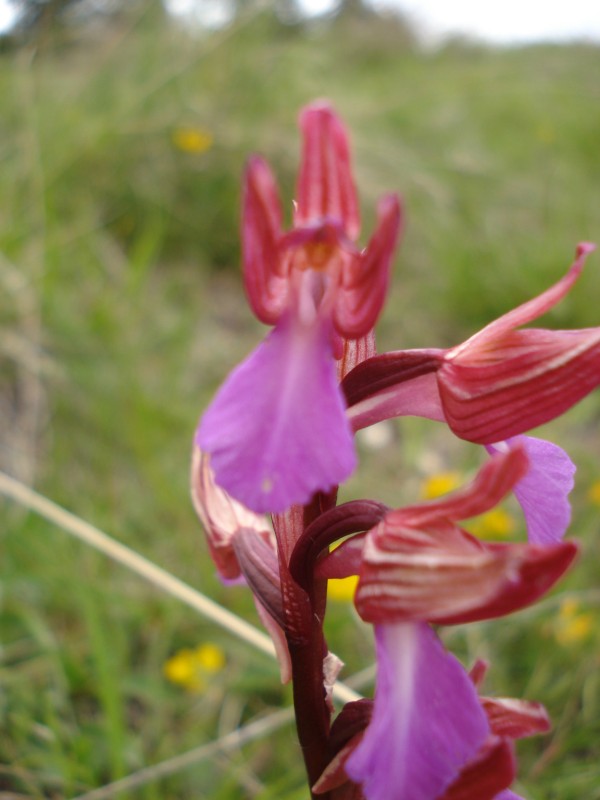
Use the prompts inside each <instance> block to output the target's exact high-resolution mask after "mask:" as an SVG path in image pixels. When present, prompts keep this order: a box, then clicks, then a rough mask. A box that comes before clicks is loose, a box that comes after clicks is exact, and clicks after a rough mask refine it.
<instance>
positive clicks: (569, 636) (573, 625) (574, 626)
mask: <svg viewBox="0 0 600 800" xmlns="http://www.w3.org/2000/svg"><path fill="white" fill-rule="evenodd" d="M594 627H595V626H594V615H593V614H592V613H591V612H589V611H580V604H579V602H578V601H577V600H575V599H574V598H571V597H567V598H565V599H564V600H563V601H562V603H561V605H560V610H559V612H558V616H557V618H556V620H555V623H554V636H555V638H556V641H557V642H558V643H559V644H562V645H569V644H575V643H576V642H582V641H584V640H585V639H588V638H589V636H590V634H591V633H592V631H593V629H594Z"/></svg>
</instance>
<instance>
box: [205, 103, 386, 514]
mask: <svg viewBox="0 0 600 800" xmlns="http://www.w3.org/2000/svg"><path fill="white" fill-rule="evenodd" d="M300 127H301V130H302V134H303V138H304V148H303V157H302V164H301V168H300V175H299V179H298V187H297V202H296V204H295V213H294V225H293V228H292V230H291V231H289V232H287V233H284V232H283V231H282V213H281V205H280V201H279V196H278V192H277V188H276V184H275V180H274V178H273V176H272V173H271V171H270V169H269V167H268V165H267V163H266V162H265V161H264V160H263V159H262V158H260V157H258V156H255V157H254V158H252V159H251V160H250V162H249V164H248V167H247V170H246V175H245V180H244V196H243V210H242V246H243V247H242V249H243V269H244V281H245V287H246V293H247V296H248V300H249V302H250V306H251V307H252V310H253V311H254V313H255V314H256V316H257V317H258V318H259V319H260V320H261V321H262V322H264V323H266V324H267V325H274V326H275V328H274V330H273V331H272V332H271V334H270V335H269V336H268V337H267V339H266V340H265V341H264V342H263V343H262V344H261V345H259V347H258V348H257V349H256V350H254V352H252V353H251V354H250V356H249V357H248V358H247V359H246V360H245V361H244V362H242V364H240V365H239V366H238V367H237V368H236V369H235V370H234V371H233V372H232V373H231V374H230V375H229V377H228V379H227V380H226V381H225V383H224V384H223V386H222V387H221V389H220V390H219V392H218V393H217V395H216V397H215V399H214V400H213V402H212V404H211V405H210V407H209V408H208V410H207V411H206V413H205V414H204V416H203V418H202V420H201V422H200V425H199V428H198V431H197V434H196V444H197V445H198V446H199V447H200V449H201V450H202V451H204V452H206V453H208V454H210V459H211V467H212V470H213V471H214V476H215V481H216V483H217V485H219V486H220V487H222V488H223V489H225V490H226V491H227V492H228V493H229V495H231V496H232V497H233V498H235V499H236V500H238V501H240V502H241V503H243V504H244V505H245V506H247V507H248V508H249V509H251V510H252V511H255V512H259V513H265V512H272V513H273V512H274V513H277V512H282V511H284V510H286V509H287V508H289V507H290V506H291V505H293V504H296V503H307V502H308V501H309V500H310V499H311V497H312V496H313V494H314V493H315V492H317V491H329V490H331V489H332V488H333V487H334V486H336V485H338V484H339V483H341V482H342V481H343V480H345V479H346V478H347V477H348V476H349V475H350V474H351V473H352V471H353V470H354V467H355V464H356V456H355V450H354V441H353V434H352V429H351V426H350V424H349V421H348V419H347V416H346V404H345V400H344V396H343V394H342V392H341V390H340V387H339V384H338V378H337V374H336V360H338V359H340V358H341V357H342V356H343V353H344V347H345V343H346V342H347V341H349V340H351V341H356V340H361V339H363V337H368V336H369V335H371V332H372V329H373V326H374V324H375V321H376V319H377V317H378V315H379V313H380V311H381V308H382V306H383V302H384V300H385V295H386V291H387V286H388V279H389V271H390V265H391V262H392V256H393V252H394V248H395V245H396V240H397V238H398V233H399V230H400V205H399V201H398V198H397V197H395V196H393V195H388V196H386V197H384V198H383V199H382V200H381V201H380V204H379V207H378V217H379V221H378V226H377V228H376V230H375V233H374V234H373V236H372V237H371V240H370V242H369V244H368V245H367V247H366V248H365V249H364V250H361V249H360V248H358V247H357V245H356V239H357V237H358V233H359V226H360V223H359V212H358V203H357V198H356V192H355V189H354V183H353V179H352V173H351V169H350V157H349V149H348V139H347V135H346V131H345V128H344V126H343V125H342V123H341V121H340V120H339V118H338V117H337V116H336V114H335V113H334V112H333V110H332V109H331V108H330V107H329V106H328V105H327V104H326V103H323V102H319V103H315V104H313V105H311V106H308V107H307V108H305V109H304V111H303V112H302V113H301V115H300Z"/></svg>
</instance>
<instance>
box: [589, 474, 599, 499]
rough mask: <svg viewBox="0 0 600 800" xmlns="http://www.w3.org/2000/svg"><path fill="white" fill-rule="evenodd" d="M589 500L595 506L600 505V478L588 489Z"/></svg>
mask: <svg viewBox="0 0 600 800" xmlns="http://www.w3.org/2000/svg"><path fill="white" fill-rule="evenodd" d="M588 500H589V501H590V503H591V504H592V505H593V506H600V478H598V480H596V481H594V482H593V483H592V485H591V486H590V488H589V489H588Z"/></svg>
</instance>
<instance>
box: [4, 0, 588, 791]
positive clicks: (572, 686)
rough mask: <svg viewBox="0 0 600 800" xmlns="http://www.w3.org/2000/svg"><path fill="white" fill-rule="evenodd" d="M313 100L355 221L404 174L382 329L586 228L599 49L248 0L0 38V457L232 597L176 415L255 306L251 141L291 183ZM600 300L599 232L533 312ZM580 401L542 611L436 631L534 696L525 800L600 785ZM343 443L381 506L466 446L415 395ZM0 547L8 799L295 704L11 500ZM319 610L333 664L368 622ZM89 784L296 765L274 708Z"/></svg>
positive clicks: (198, 396) (499, 285)
mask: <svg viewBox="0 0 600 800" xmlns="http://www.w3.org/2000/svg"><path fill="white" fill-rule="evenodd" d="M315 97H328V98H330V99H331V100H332V101H333V103H334V104H335V106H336V108H337V110H338V111H339V112H340V114H341V115H342V116H343V117H344V119H345V121H346V122H347V124H348V126H349V127H350V129H351V132H352V141H353V152H354V162H355V170H356V180H357V185H358V188H359V192H360V200H361V207H362V209H363V214H364V230H365V232H368V231H369V230H370V229H371V227H372V225H373V219H374V209H375V203H376V200H377V197H378V196H379V195H381V194H382V193H384V192H385V191H388V190H398V191H400V192H401V193H402V195H403V197H404V201H405V206H406V214H407V227H406V233H405V237H404V241H403V243H402V248H401V251H400V254H399V256H398V258H397V260H396V264H395V269H394V278H393V290H392V293H391V296H390V298H389V301H388V304H387V307H386V310H385V313H384V315H383V318H382V320H381V323H380V325H379V338H378V342H379V347H380V349H390V348H399V347H423V346H440V347H441V346H449V345H452V344H454V343H457V342H459V341H461V340H462V339H464V338H466V337H467V336H468V335H469V334H470V333H472V332H473V331H474V330H475V329H477V328H478V327H480V326H482V325H483V324H485V323H486V322H487V321H489V320H490V319H492V318H493V317H494V316H495V315H499V314H501V313H503V312H504V311H506V310H507V309H509V308H510V307H511V306H513V305H514V304H516V303H519V302H521V301H523V300H525V299H527V298H529V297H531V296H532V295H534V294H536V293H538V292H539V291H541V290H542V289H544V288H546V286H548V285H549V284H550V283H551V282H553V281H554V280H556V279H557V278H558V277H559V276H561V275H562V274H563V273H564V271H565V269H566V267H567V266H568V264H569V263H570V261H571V259H572V255H573V253H574V249H575V245H576V244H577V242H578V241H581V240H584V239H590V240H595V241H597V242H598V241H600V224H599V209H600V146H599V143H600V114H599V113H598V112H599V106H600V48H599V47H597V46H592V45H583V44H582V45H572V46H571V45H563V46H551V45H537V46H529V47H522V48H518V49H517V48H514V49H503V50H493V49H488V48H485V47H482V46H477V45H472V44H468V43H467V42H464V41H460V40H453V41H450V42H448V43H447V44H446V45H444V46H442V47H440V48H438V49H436V50H430V51H427V50H423V49H422V48H421V47H420V46H419V44H418V42H417V40H416V38H415V36H414V35H413V33H412V32H411V31H410V30H409V29H408V28H407V27H406V26H405V25H404V24H402V22H401V21H400V20H398V19H396V18H390V17H378V16H376V15H373V14H366V13H365V12H364V10H361V9H360V7H359V6H358V4H356V3H348V4H347V7H346V8H345V10H344V12H343V13H342V14H340V15H338V16H337V17H336V18H332V19H329V20H324V21H320V22H313V23H311V24H294V25H285V24H282V22H281V21H280V19H279V18H278V17H277V16H276V15H275V14H274V13H273V12H272V11H271V10H269V9H268V8H267V9H266V10H265V9H263V10H262V11H261V10H260V9H259V8H258V7H256V6H253V5H251V4H244V5H242V6H241V10H240V13H239V14H238V16H237V18H236V20H235V21H234V22H233V24H231V25H230V26H228V27H226V28H224V29H223V30H221V31H218V32H213V33H211V34H208V33H207V34H204V35H195V36H190V35H188V34H187V33H186V31H184V30H183V29H182V28H181V27H178V26H176V25H174V24H172V21H170V20H169V19H167V17H166V16H165V14H164V12H163V11H162V10H161V8H160V7H159V6H158V5H156V4H153V3H150V2H148V3H142V4H140V5H136V6H132V7H131V9H130V10H129V11H127V13H125V12H124V13H121V14H119V15H117V16H116V17H115V18H114V19H112V20H109V21H105V22H103V23H102V24H100V23H97V22H96V23H94V24H90V25H85V26H80V27H72V26H68V25H67V26H65V25H59V26H54V25H51V24H50V25H46V26H41V27H40V28H39V29H38V30H37V32H36V33H35V35H34V34H31V35H28V36H26V37H24V38H23V39H21V40H19V41H16V40H14V39H13V40H10V39H8V40H4V44H3V45H2V48H1V52H0V104H1V105H0V164H1V168H0V286H1V290H0V332H1V338H0V348H1V350H2V361H1V362H0V404H1V415H0V445H1V457H2V469H4V470H5V471H6V472H7V473H8V474H10V475H13V476H15V477H16V478H18V479H20V480H22V481H23V482H25V483H26V484H30V485H34V486H35V487H36V488H37V489H38V491H40V492H41V493H43V494H45V495H46V496H48V497H50V498H52V499H53V500H55V501H56V502H58V503H60V504H62V505H64V506H65V507H66V508H68V509H70V510H71V511H73V512H74V513H75V514H76V515H78V516H79V517H81V518H83V519H85V520H89V521H90V522H92V523H93V524H95V525H97V526H99V527H100V528H102V529H104V530H106V531H107V532H109V533H110V534H112V535H113V536H115V537H116V538H117V539H119V540H120V541H122V542H124V543H126V544H128V545H129V546H130V547H132V548H134V549H135V550H137V551H139V552H140V553H142V554H144V555H145V556H147V557H148V558H150V559H152V560H153V561H155V562H157V563H158V564H160V565H162V566H163V567H165V568H166V569H168V570H169V571H171V572H172V573H174V574H175V575H177V576H179V577H181V578H182V579H183V580H185V581H187V582H188V583H190V584H191V585H192V586H196V587H198V588H199V589H200V590H201V591H203V592H205V593H206V594H208V595H210V596H211V597H214V598H215V599H216V600H218V601H219V602H221V603H223V604H225V605H227V607H229V608H231V609H232V610H234V611H235V612H236V613H238V614H240V615H242V616H244V617H246V618H248V619H250V620H251V621H253V622H256V618H255V614H254V610H253V606H252V603H251V601H250V599H249V597H248V594H247V593H246V592H245V591H244V589H243V588H239V587H237V588H228V589H226V588H224V587H223V586H221V584H220V583H219V582H218V580H217V579H216V578H215V575H214V569H213V567H212V564H211V562H210V560H209V559H208V557H207V550H206V547H205V544H204V541H203V533H202V530H201V528H200V526H199V523H198V522H197V520H196V518H195V516H194V513H193V511H192V508H191V504H190V501H189V498H188V464H189V454H190V441H191V436H192V433H193V430H194V427H195V424H196V421H197V418H198V416H199V414H200V412H201V410H202V409H203V408H204V407H205V406H206V404H207V402H208V400H209V398H210V397H211V395H212V394H213V392H214V390H215V388H216V387H217V386H218V384H219V383H220V381H221V380H222V379H223V377H224V376H225V374H226V372H227V371H228V370H229V369H230V368H231V367H232V366H233V365H234V364H235V363H237V362H238V361H239V360H240V359H241V358H242V357H243V356H244V355H245V354H246V353H247V352H249V350H250V349H251V348H252V347H253V346H254V345H255V343H256V342H258V340H259V339H260V337H261V336H263V335H264V330H263V329H262V327H261V326H260V325H259V324H258V323H257V322H256V321H255V320H253V318H252V316H251V313H250V311H249V310H248V308H247V306H246V304H245V302H244V298H243V294H242V289H241V280H240V273H239V238H238V224H239V195H240V176H241V172H242V169H243V164H244V160H245V159H246V157H247V155H248V154H249V153H251V152H255V151H259V152H262V153H263V154H264V155H266V156H267V157H268V158H269V160H270V162H271V164H272V165H273V167H274V169H275V170H276V172H277V174H278V176H279V179H280V184H281V187H282V195H283V197H284V203H285V205H286V208H287V209H288V210H289V209H291V198H292V197H293V187H294V176H295V171H296V168H297V164H298V148H299V137H298V133H297V130H296V114H297V111H298V109H299V108H300V107H301V106H302V105H303V104H304V103H306V102H308V101H310V100H312V99H314V98H315ZM599 301H600V256H598V254H596V255H593V256H592V257H591V258H590V260H589V265H588V268H587V270H586V272H585V274H584V276H583V277H582V279H581V280H580V282H579V284H578V285H577V287H576V288H575V289H574V291H573V292H572V294H571V295H570V296H569V297H568V298H567V299H566V300H565V301H564V302H563V303H562V304H561V305H560V306H559V307H558V308H557V309H556V310H555V311H553V312H552V313H551V314H550V315H549V316H548V318H547V319H545V320H544V323H543V324H547V325H548V326H552V327H559V328H560V327H569V326H577V327H587V326H592V325H597V324H599V323H600V315H599V309H600V302H599ZM599 425H600V398H599V396H598V394H597V393H596V395H594V396H592V397H590V398H588V399H586V400H585V401H584V402H583V403H581V404H580V405H579V406H578V407H577V408H576V409H574V410H573V411H571V412H570V413H569V414H568V415H567V416H566V417H565V418H564V419H562V420H560V421H558V422H556V423H554V424H552V425H548V426H546V428H545V429H544V431H543V435H545V436H546V437H547V438H551V439H553V440H554V441H556V442H557V443H559V444H561V445H562V446H564V447H566V448H567V449H568V450H569V452H570V453H571V455H572V456H573V457H574V458H575V460H576V462H577V464H578V466H579V470H578V477H577V484H576V488H575V491H574V495H573V499H574V509H575V510H574V519H573V526H572V535H573V536H576V537H577V538H578V539H579V540H580V541H581V543H582V548H583V557H582V558H580V560H579V562H578V564H577V566H576V568H575V569H574V570H573V571H572V573H571V574H570V575H569V577H568V578H567V579H566V580H565V581H563V582H562V583H561V585H560V586H559V588H558V589H557V590H556V591H555V592H554V593H553V594H552V596H551V597H550V598H549V599H547V600H545V601H544V602H542V603H541V604H539V605H538V606H536V607H535V608H533V609H531V610H528V611H525V612H521V613H520V614H517V615H514V616H513V617H510V618H509V619H506V620H499V621H496V622H491V623H486V624H478V625H471V626H468V627H467V626H465V627H460V628H457V629H453V630H452V631H448V632H447V633H446V638H447V640H448V642H449V644H450V645H451V646H452V648H453V649H454V650H455V652H456V653H457V654H458V655H459V656H460V657H461V658H462V659H463V661H464V663H465V664H469V663H471V662H472V661H473V660H474V659H475V658H476V657H485V658H488V659H489V660H490V661H491V662H492V669H491V671H490V674H489V678H488V682H487V686H486V689H487V691H488V692H489V693H496V694H499V695H504V696H507V695H508V696H517V697H521V696H523V697H528V698H530V699H536V700H540V701H543V702H544V703H545V704H546V706H547V708H548V710H549V711H550V713H551V715H552V717H553V720H554V730H553V732H552V733H551V734H549V735H548V736H546V737H539V738H536V739H532V740H530V741H526V742H523V743H521V744H520V745H519V748H518V752H519V760H520V782H519V784H518V787H517V788H518V790H519V791H521V792H522V793H523V794H524V795H526V797H527V798H529V799H530V800H576V798H577V799H579V798H582V797H585V798H587V800H598V799H599V798H600V762H599V760H598V741H599V740H600V721H599V720H600V626H599V624H598V623H599V615H598V604H599V602H600V579H599V575H600V538H599V524H598V521H599V519H600V436H599ZM361 453H362V459H363V460H362V465H361V468H360V470H359V472H358V474H357V476H355V477H354V478H353V479H352V481H351V483H350V485H349V487H348V489H347V492H348V494H353V495H362V496H371V495H372V496H375V497H379V498H381V499H384V500H386V501H387V502H389V503H391V504H394V505H400V504H401V503H403V502H411V501H414V500H415V498H416V497H417V496H420V494H421V492H422V490H423V485H425V484H427V481H428V479H430V478H431V477H432V476H433V477H436V476H439V475H440V474H442V475H443V474H445V473H446V472H448V471H451V472H453V473H456V472H458V473H459V475H460V476H461V478H463V479H465V480H466V477H467V476H468V475H469V474H470V472H471V471H472V470H473V469H474V468H475V467H476V465H477V464H478V463H480V462H481V460H482V456H481V453H480V452H479V450H478V449H477V448H475V447H472V446H470V445H467V444H466V443H461V442H457V441H454V440H453V438H452V437H451V436H450V434H449V432H448V431H446V430H445V429H443V428H442V427H441V426H437V425H435V424H434V423H425V422H422V421H416V420H402V421H399V422H396V423H392V424H391V425H389V426H387V428H385V429H384V430H383V434H382V435H381V436H380V437H379V438H377V437H373V436H372V437H370V438H369V437H367V438H366V439H364V440H362V441H361ZM463 476H464V477H463ZM506 514H507V516H508V517H509V518H510V519H511V520H512V519H514V520H517V517H516V514H515V510H514V509H513V508H512V507H510V506H509V507H508V509H507V512H506ZM510 524H512V523H510ZM510 524H508V528H510ZM514 524H515V525H516V533H515V535H517V536H522V526H520V524H519V523H518V521H515V522H514ZM0 552H1V556H0V558H1V562H0V563H1V567H0V575H1V585H0V642H1V648H0V797H1V798H2V799H3V800H16V798H57V799H58V798H74V797H80V796H86V793H87V792H90V791H92V790H93V789H95V788H97V787H101V786H103V785H106V784H108V783H110V782H111V781H115V780H117V779H119V778H121V777H123V776H126V775H129V774H131V773H135V772H136V771H138V770H140V769H142V768H143V767H144V766H146V765H151V764H156V763H159V762H161V761H163V760H164V759H168V758H170V757H172V756H175V755H176V754H178V753H183V752H185V751H186V750H189V749H190V748H193V747H195V746H197V745H199V744H201V743H202V742H210V741H212V740H214V739H216V738H218V737H219V736H222V735H224V734H226V733H227V732H229V731H231V730H234V729H235V728H236V727H237V726H238V725H240V724H243V723H245V722H247V721H248V720H250V719H253V718H255V717H256V716H257V715H261V714H264V713H267V712H269V711H272V710H275V709H277V708H279V707H284V706H286V705H288V704H289V703H290V702H291V693H290V690H289V687H281V685H280V684H279V680H278V671H277V669H276V666H275V664H274V663H271V661H269V659H268V658H267V657H266V656H263V655H261V654H259V653H255V652H252V651H251V650H250V649H249V648H248V647H247V646H246V645H243V644H242V643H240V642H238V641H236V640H235V639H234V638H233V637H231V636H230V635H229V634H227V633H225V632H223V631H221V630H219V629H218V628H217V627H216V626H214V625H213V624H211V623H209V622H207V621H206V620H204V619H203V618H202V617H200V616H198V615H196V614H194V612H193V611H191V610H190V609H188V608H186V607H185V606H182V605H181V604H180V603H179V602H178V601H177V600H174V599H171V598H169V597H168V596H166V595H164V594H163V593H160V592H158V591H156V590H154V589H152V588H151V587H150V586H148V584H146V583H145V582H144V581H142V580H140V579H139V578H138V577H136V576H134V575H132V574H130V573H129V572H127V571H126V570H125V569H123V568H122V567H119V566H116V565H114V564H112V563H111V562H109V561H108V560H107V559H106V558H105V557H103V556H101V555H99V554H97V553H96V552H94V551H92V550H91V549H90V548H88V547H86V546H85V545H83V544H81V543H79V542H76V541H74V540H73V539H72V538H70V537H69V536H68V535H67V534H66V533H64V532H63V531H61V530H60V529H58V528H56V527H54V526H52V525H50V524H49V523H48V522H46V521H44V520H42V519H40V518H39V517H37V516H35V515H33V514H31V513H29V512H27V511H25V510H23V509H22V508H21V507H19V506H18V505H16V504H14V503H12V502H8V501H6V502H5V501H2V522H1V527H0ZM330 615H331V622H330V626H329V631H330V639H331V643H332V648H333V649H335V651H336V652H338V654H339V655H340V656H341V657H342V658H343V659H344V660H345V661H346V662H347V668H346V670H345V672H344V673H343V676H344V677H347V676H350V675H352V673H353V672H356V671H357V670H360V669H362V668H363V667H365V666H367V665H369V664H370V663H371V662H372V660H373V654H372V643H371V638H370V631H369V629H368V628H367V627H366V626H363V625H361V623H360V622H359V621H358V620H357V618H356V616H355V614H354V613H353V611H352V607H351V604H350V603H348V602H344V601H343V600H336V599H332V602H331V611H330ZM198 647H200V648H202V649H201V651H198V650H197V648H198ZM190 650H192V651H194V652H195V653H196V656H192V655H190V653H189V651H190ZM173 657H176V659H177V658H179V661H177V660H176V661H175V662H173V660H172V659H173ZM194 658H195V659H196V660H195V661H194ZM186 659H187V661H186ZM174 663H175V664H180V665H181V664H183V667H182V669H183V672H184V673H185V672H186V670H188V672H189V670H190V669H191V667H190V664H191V663H193V665H194V667H193V668H194V670H196V671H195V672H194V676H193V679H190V678H189V675H188V679H187V681H186V680H185V679H183V680H181V681H180V682H179V683H178V682H177V681H176V680H174V677H175V678H176V677H177V676H176V674H175V673H177V669H176V668H175V667H174V666H173V664H174ZM169 664H170V667H169V666H166V665H169ZM186 665H187V666H186ZM186 674H187V673H186ZM184 677H185V676H184ZM180 678H181V674H180ZM366 690H367V691H369V687H368V686H367V687H366ZM111 796H118V797H119V798H126V797H128V798H132V799H133V798H135V799H136V800H137V798H139V799H140V800H142V798H143V800H158V798H168V799H169V800H175V798H181V799H182V800H189V799H190V798H211V800H221V799H223V800H228V799H229V798H240V797H244V798H261V800H263V799H264V800H267V799H268V798H284V799H285V800H295V799H296V798H298V800H299V799H300V798H306V796H307V790H306V787H305V784H304V776H303V768H302V764H301V758H300V755H299V752H298V750H297V745H296V743H295V736H294V732H293V729H292V726H291V725H288V726H287V727H285V728H283V729H282V730H281V731H279V732H278V733H277V734H274V735H272V736H270V737H266V738H263V739H261V740H260V741H256V742H253V743H251V744H249V745H247V746H245V747H244V748H243V749H240V750H239V751H235V752H229V753H228V754H227V755H225V754H221V755H218V756H217V757H213V758H211V759H210V760H208V761H207V760H204V761H202V762H201V763H198V764H196V765H194V766H189V767H188V768H186V769H180V770H178V771H177V772H176V773H175V774H174V775H171V776H169V777H168V778H164V779H162V780H158V779H156V780H153V781H150V782H148V783H147V784H145V785H144V786H143V787H140V788H139V789H137V790H134V791H130V792H121V793H119V794H118V795H115V794H112V795H111Z"/></svg>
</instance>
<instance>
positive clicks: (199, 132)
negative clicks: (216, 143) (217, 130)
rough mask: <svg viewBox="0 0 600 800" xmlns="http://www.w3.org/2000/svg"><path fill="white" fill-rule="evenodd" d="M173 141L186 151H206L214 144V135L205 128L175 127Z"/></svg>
mask: <svg viewBox="0 0 600 800" xmlns="http://www.w3.org/2000/svg"><path fill="white" fill-rule="evenodd" d="M171 138H172V141H173V144H174V145H175V147H176V148H177V149H178V150H181V151H182V152H184V153H204V152H206V151H207V150H210V148H211V147H212V144H213V135H212V133H211V132H210V131H207V130H206V129H205V128H175V130H174V131H173V134H172V137H171Z"/></svg>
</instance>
